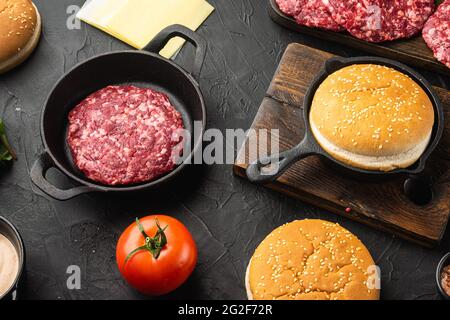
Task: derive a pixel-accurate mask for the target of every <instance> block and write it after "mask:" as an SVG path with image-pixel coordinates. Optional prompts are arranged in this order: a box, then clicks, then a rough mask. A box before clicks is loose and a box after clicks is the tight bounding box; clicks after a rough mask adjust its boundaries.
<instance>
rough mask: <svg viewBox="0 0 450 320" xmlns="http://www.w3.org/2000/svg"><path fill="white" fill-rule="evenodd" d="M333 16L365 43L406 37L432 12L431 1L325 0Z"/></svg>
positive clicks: (418, 30)
mask: <svg viewBox="0 0 450 320" xmlns="http://www.w3.org/2000/svg"><path fill="white" fill-rule="evenodd" d="M329 1H330V5H331V13H332V16H333V18H334V19H335V20H336V21H337V22H338V23H340V24H342V25H343V26H344V27H345V28H346V29H347V31H348V32H350V33H351V34H352V35H353V36H355V37H356V38H359V39H362V40H365V41H369V42H382V41H391V40H396V39H401V38H409V37H412V36H414V35H415V34H417V33H419V32H420V30H422V28H423V25H424V24H425V22H426V21H427V19H428V17H429V16H430V15H431V14H432V13H433V10H434V0H329Z"/></svg>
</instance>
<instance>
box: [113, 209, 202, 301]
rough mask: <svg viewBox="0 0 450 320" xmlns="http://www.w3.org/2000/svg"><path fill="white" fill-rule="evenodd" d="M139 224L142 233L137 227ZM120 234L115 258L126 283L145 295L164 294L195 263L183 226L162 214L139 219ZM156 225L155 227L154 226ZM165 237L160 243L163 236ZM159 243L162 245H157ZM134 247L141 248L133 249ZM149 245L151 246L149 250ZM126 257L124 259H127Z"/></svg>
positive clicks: (181, 280)
mask: <svg viewBox="0 0 450 320" xmlns="http://www.w3.org/2000/svg"><path fill="white" fill-rule="evenodd" d="M139 223H140V224H141V226H142V228H143V231H144V232H145V234H146V235H147V236H148V238H147V241H146V237H145V236H144V235H143V233H142V232H141V230H140V229H139ZM139 223H138V222H137V221H136V222H135V223H133V224H131V225H130V226H129V227H128V228H127V229H126V230H125V231H124V232H123V233H122V235H121V236H120V238H119V241H118V242H117V248H116V260H117V265H118V267H119V270H120V273H121V274H122V276H123V277H124V278H125V279H126V280H127V281H128V283H129V284H130V285H131V286H132V287H134V288H136V289H137V290H139V291H140V292H142V293H144V294H147V295H153V296H156V295H163V294H167V293H169V292H171V291H173V290H175V289H176V288H178V287H179V286H180V285H182V284H183V283H184V282H185V281H186V280H187V278H189V276H190V275H191V273H192V271H193V270H194V268H195V265H196V264H197V246H196V245H195V242H194V239H192V236H191V234H190V233H189V231H188V230H187V229H186V227H185V226H184V225H183V224H182V223H181V222H180V221H178V220H177V219H174V218H172V217H168V216H164V215H154V216H148V217H145V218H142V219H140V220H139ZM158 225H159V227H158ZM158 230H159V231H161V230H164V231H163V234H164V235H165V237H166V239H167V243H166V244H165V243H164V239H163V237H164V235H162V234H161V233H158ZM160 242H162V244H163V246H162V247H161V248H159V247H158V243H160ZM137 248H141V249H139V250H137V251H135V252H133V250H136V249H137ZM149 248H151V249H153V250H151V251H152V252H151V251H149ZM127 257H128V260H127Z"/></svg>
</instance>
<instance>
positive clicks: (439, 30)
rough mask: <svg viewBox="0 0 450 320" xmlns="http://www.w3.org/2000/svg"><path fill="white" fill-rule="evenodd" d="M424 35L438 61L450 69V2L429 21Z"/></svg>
mask: <svg viewBox="0 0 450 320" xmlns="http://www.w3.org/2000/svg"><path fill="white" fill-rule="evenodd" d="M422 35H423V38H424V40H425V42H426V43H427V45H428V46H429V47H430V49H431V50H433V53H434V56H435V57H436V59H438V60H439V61H441V62H442V63H444V64H445V65H446V66H447V67H449V68H450V0H446V1H444V2H443V3H442V4H441V5H440V6H439V7H438V9H437V10H436V12H435V13H434V14H433V15H432V16H431V18H430V19H428V21H427V23H426V24H425V27H424V28H423V30H422Z"/></svg>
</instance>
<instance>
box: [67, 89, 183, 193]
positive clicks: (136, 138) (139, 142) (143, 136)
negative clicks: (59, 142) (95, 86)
mask: <svg viewBox="0 0 450 320" xmlns="http://www.w3.org/2000/svg"><path fill="white" fill-rule="evenodd" d="M181 129H183V120H182V117H181V114H180V113H179V112H178V111H176V110H175V108H174V107H173V106H172V105H171V103H170V101H169V99H168V97H167V96H166V95H165V94H163V93H160V92H157V91H154V90H151V89H148V88H138V87H135V86H108V87H106V88H103V89H101V90H99V91H97V92H95V93H93V94H91V95H90V96H88V97H87V98H86V99H85V100H83V101H82V102H80V103H79V104H78V105H77V106H76V107H75V108H74V109H73V110H72V111H71V112H70V113H69V129H68V133H67V143H68V145H69V147H70V150H71V153H72V157H73V161H74V163H75V165H76V166H77V167H78V168H79V169H80V170H81V171H82V172H83V173H84V174H85V175H86V176H87V177H88V178H89V179H92V180H94V181H97V182H100V183H102V184H106V185H128V184H135V183H141V182H147V181H151V180H153V179H155V178H157V177H159V176H161V175H163V174H165V173H167V172H169V171H171V170H173V169H174V168H175V163H174V159H173V156H172V154H173V153H172V151H173V150H174V149H175V148H176V147H177V146H178V147H179V145H180V140H181V132H180V130H181Z"/></svg>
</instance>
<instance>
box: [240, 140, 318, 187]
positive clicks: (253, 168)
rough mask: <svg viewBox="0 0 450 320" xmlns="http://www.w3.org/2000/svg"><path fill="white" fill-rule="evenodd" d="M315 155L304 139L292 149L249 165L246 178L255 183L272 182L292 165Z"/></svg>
mask: <svg viewBox="0 0 450 320" xmlns="http://www.w3.org/2000/svg"><path fill="white" fill-rule="evenodd" d="M316 153H317V152H315V151H314V150H313V148H312V147H311V146H310V144H309V140H308V138H307V137H305V138H304V139H303V141H302V142H301V143H300V144H299V145H297V146H296V147H295V148H293V149H290V150H286V151H283V152H281V153H279V154H273V155H271V156H268V157H265V158H262V159H258V160H257V161H255V162H253V163H251V164H250V165H249V166H248V167H247V170H246V174H247V178H248V179H249V180H250V181H251V182H255V183H267V182H273V181H275V180H276V179H278V177H280V176H281V175H282V174H283V173H284V172H285V171H286V170H287V169H288V168H289V167H290V166H291V165H292V164H293V163H295V162H296V161H298V160H300V159H303V158H306V157H308V156H310V155H313V154H316Z"/></svg>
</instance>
